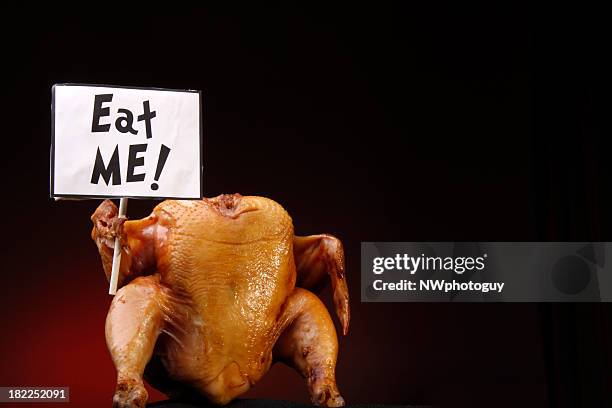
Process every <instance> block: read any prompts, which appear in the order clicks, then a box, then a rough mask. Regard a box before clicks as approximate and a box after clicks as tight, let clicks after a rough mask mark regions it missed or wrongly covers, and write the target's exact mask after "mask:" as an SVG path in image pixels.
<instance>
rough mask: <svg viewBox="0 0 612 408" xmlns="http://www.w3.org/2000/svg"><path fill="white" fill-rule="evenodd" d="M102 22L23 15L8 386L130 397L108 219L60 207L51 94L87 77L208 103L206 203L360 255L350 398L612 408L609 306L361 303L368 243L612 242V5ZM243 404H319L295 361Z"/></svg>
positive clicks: (261, 11) (5, 366) (2, 312)
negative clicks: (117, 384)
mask: <svg viewBox="0 0 612 408" xmlns="http://www.w3.org/2000/svg"><path fill="white" fill-rule="evenodd" d="M100 8H104V10H105V11H104V12H102V13H100V12H99V11H97V12H93V11H85V10H81V11H80V12H77V11H75V10H53V12H51V10H42V11H43V12H44V13H43V15H42V16H41V17H40V18H34V17H33V16H32V14H30V13H29V12H27V11H28V10H18V11H14V12H7V13H5V19H7V20H12V22H13V23H14V24H6V25H4V26H3V28H2V38H3V39H2V41H3V53H4V58H5V67H6V68H9V69H10V74H6V75H5V77H4V78H5V79H4V81H3V83H4V85H3V87H4V88H5V89H6V88H8V93H6V94H5V95H4V96H3V106H4V107H5V108H4V110H3V111H4V113H5V115H3V116H4V119H3V121H4V125H7V126H5V127H4V131H3V148H2V183H3V187H2V189H3V192H4V200H3V204H2V214H3V219H2V226H3V234H2V236H3V237H2V253H3V257H2V260H3V262H2V265H3V266H2V272H3V273H2V296H1V297H0V322H1V323H0V324H1V326H0V385H4V386H8V385H16V386H19V385H21V386H26V385H29V386H34V385H45V386H69V387H70V392H71V401H72V405H74V406H109V404H110V401H111V397H112V393H113V389H114V375H115V374H114V368H113V366H112V363H111V361H110V357H109V355H108V352H107V350H106V346H105V342H104V319H105V316H106V311H107V309H108V305H109V303H110V301H111V298H110V296H108V295H107V294H106V291H107V283H106V281H105V279H104V276H103V273H102V269H101V264H100V261H99V258H98V255H97V252H96V248H95V246H94V244H93V243H92V242H91V240H90V238H89V232H90V228H91V225H90V221H89V215H90V214H91V212H92V211H93V209H94V208H95V207H96V206H97V204H98V202H96V201H93V200H92V201H81V202H74V201H66V202H53V201H52V200H51V199H49V198H48V176H49V174H48V169H49V167H48V166H49V159H48V155H49V142H50V109H49V105H50V89H51V86H52V85H53V84H54V83H59V82H81V83H109V84H121V85H134V86H157V87H168V88H189V89H201V90H203V92H204V104H205V152H204V154H205V166H206V167H205V192H206V195H207V196H214V195H217V194H219V193H222V192H225V193H232V192H240V193H242V194H258V195H265V196H269V197H271V198H273V199H275V200H277V201H279V202H280V203H281V204H283V205H284V206H285V208H286V209H287V210H288V211H289V212H290V214H291V215H292V217H293V219H294V223H295V228H296V232H297V233H299V234H312V233H320V232H330V233H333V234H335V235H337V236H338V237H340V238H341V239H342V240H343V241H344V243H345V247H346V248H345V249H346V256H347V267H348V274H349V285H350V289H351V295H352V304H351V306H352V310H353V316H352V317H353V318H352V322H351V330H350V334H349V336H348V337H346V338H343V339H342V340H341V345H340V357H339V362H338V374H337V379H338V383H339V386H340V388H341V390H342V392H343V394H344V396H345V398H346V399H347V401H349V402H351V403H359V402H378V403H410V404H418V403H421V404H437V403H440V404H443V405H445V406H551V407H552V406H554V407H557V406H558V407H573V406H588V407H595V406H605V405H607V404H610V402H611V399H610V398H611V396H610V395H611V393H610V386H611V385H612V380H611V374H610V368H611V363H612V353H611V345H612V338H611V320H610V319H611V317H612V313H611V309H610V307H609V305H600V304H563V305H561V304H559V305H553V304H362V303H360V301H359V290H358V287H359V270H358V268H359V244H360V241H394V240H398V241H426V240H437V241H443V240H451V241H452V240H473V241H495V240H505V241H512V240H516V241H521V240H525V241H528V240H610V239H611V238H612V234H611V232H612V229H611V227H612V225H611V223H610V218H609V217H607V215H606V212H607V211H606V210H608V209H609V208H610V187H609V186H610V185H611V183H610V177H609V165H608V164H607V158H606V153H607V152H609V151H610V141H609V135H610V124H609V120H608V118H609V109H608V108H609V107H610V106H609V105H610V104H609V95H610V93H609V90H610V86H609V85H610V83H609V79H608V74H607V73H608V72H610V71H609V67H607V66H606V64H605V62H604V61H607V58H605V49H607V48H605V42H604V40H603V39H604V38H606V35H605V34H607V33H606V31H607V30H606V29H605V28H604V27H605V25H604V24H602V22H601V21H599V19H598V15H600V14H599V13H598V12H597V11H596V10H590V11H577V10H565V11H564V13H563V16H564V18H563V19H562V18H561V17H559V18H552V17H550V13H553V12H554V13H557V12H558V11H559V10H547V11H546V13H541V12H540V11H539V10H534V9H527V8H521V7H512V8H503V9H502V8H500V9H493V8H484V9H483V8H480V7H470V6H466V5H465V4H462V5H461V6H460V7H459V6H456V7H448V6H441V5H436V6H435V7H432V8H431V9H427V8H420V7H418V8H417V7H412V8H408V9H405V8H401V7H395V6H382V7H377V8H376V9H373V8H371V7H354V6H353V7H351V8H340V7H338V8H333V7H332V8H330V7H329V6H327V7H325V8H320V9H319V8H315V7H285V6H279V7H264V8H259V7H258V8H255V7H250V8H248V9H242V10H239V11H237V10H229V9H227V10H224V9H198V10H157V11H156V12H151V13H150V12H145V11H143V10H127V11H126V10H125V9H124V8H121V9H119V8H118V9H115V10H112V9H109V8H107V7H106V6H104V7H102V6H100ZM556 21H558V22H559V23H556ZM7 112H8V115H6V113H7ZM154 204H155V203H154V202H147V201H136V200H132V201H130V206H129V210H128V214H129V215H130V216H131V217H140V216H143V215H146V214H147V213H148V211H150V209H151V208H152V207H153V205H154ZM151 397H152V399H159V398H162V396H161V395H160V394H158V393H156V392H152V393H151ZM247 397H268V398H282V399H289V400H296V401H307V400H308V397H307V392H306V388H305V385H304V384H303V381H302V380H301V379H300V378H299V376H298V375H297V374H296V373H294V372H292V371H291V370H289V369H287V368H285V367H282V366H275V367H274V368H273V369H272V371H271V372H270V373H269V374H268V375H267V376H266V377H265V378H264V379H263V381H262V382H261V383H260V384H258V385H257V386H256V387H255V388H254V389H253V390H252V391H250V392H249V393H248V394H247ZM49 406H50V405H49Z"/></svg>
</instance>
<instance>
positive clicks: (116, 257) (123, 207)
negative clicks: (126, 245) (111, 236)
mask: <svg viewBox="0 0 612 408" xmlns="http://www.w3.org/2000/svg"><path fill="white" fill-rule="evenodd" d="M127 202H128V199H127V198H122V199H121V200H120V201H119V215H118V217H125V214H126V212H127ZM119 266H121V242H120V241H119V237H116V238H115V248H114V251H113V268H112V270H111V278H110V287H109V288H108V294H109V295H114V294H115V293H117V280H118V279H119Z"/></svg>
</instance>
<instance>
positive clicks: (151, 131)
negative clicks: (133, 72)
mask: <svg viewBox="0 0 612 408" xmlns="http://www.w3.org/2000/svg"><path fill="white" fill-rule="evenodd" d="M52 93H53V102H52V110H53V124H52V129H53V138H52V145H51V196H52V197H56V198H107V197H109V198H110V197H140V198H201V197H202V196H203V186H202V154H203V152H202V147H203V146H202V113H201V112H202V110H201V98H200V93H199V92H198V91H178V90H171V89H153V88H152V89H146V88H128V87H112V86H98V85H77V84H61V85H54V86H53V90H52Z"/></svg>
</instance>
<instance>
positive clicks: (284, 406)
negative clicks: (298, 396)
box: [148, 399, 434, 408]
mask: <svg viewBox="0 0 612 408" xmlns="http://www.w3.org/2000/svg"><path fill="white" fill-rule="evenodd" d="M148 407H150V408H219V407H218V406H217V405H213V404H209V403H205V402H204V403H200V402H198V403H192V402H180V401H170V400H168V401H159V402H154V403H151V404H149V405H148ZM310 407H312V405H306V404H302V403H297V402H291V401H282V400H269V399H238V400H234V401H232V402H231V403H229V404H228V405H225V406H224V408H310ZM346 408H434V407H432V406H424V405H419V406H417V405H377V404H349V405H347V406H346Z"/></svg>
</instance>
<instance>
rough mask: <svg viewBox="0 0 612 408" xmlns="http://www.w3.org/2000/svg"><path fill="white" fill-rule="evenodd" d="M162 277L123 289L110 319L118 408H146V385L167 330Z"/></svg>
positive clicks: (109, 341) (108, 330) (108, 340)
mask: <svg viewBox="0 0 612 408" xmlns="http://www.w3.org/2000/svg"><path fill="white" fill-rule="evenodd" d="M162 301H163V292H162V290H161V288H160V286H159V276H158V275H151V276H147V277H139V278H136V279H135V280H133V281H132V282H130V283H129V284H128V285H126V286H124V287H122V288H121V289H120V290H119V291H118V292H117V295H116V296H115V298H114V299H113V302H112V304H111V307H110V310H109V312H108V316H107V318H106V344H107V345H108V349H109V350H110V353H111V356H112V359H113V362H114V364H115V368H116V369H117V388H116V390H115V396H114V398H113V406H114V407H122V408H123V407H144V406H145V405H146V402H147V398H148V395H147V391H146V390H145V388H144V384H143V382H142V375H143V372H144V369H145V366H146V365H147V363H148V362H149V360H150V359H151V355H152V354H153V349H154V347H155V343H156V341H157V337H158V335H159V334H160V332H161V330H162V328H163V322H164V318H163V313H162V307H161V302H162Z"/></svg>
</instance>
